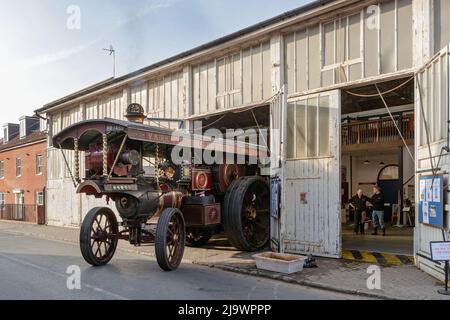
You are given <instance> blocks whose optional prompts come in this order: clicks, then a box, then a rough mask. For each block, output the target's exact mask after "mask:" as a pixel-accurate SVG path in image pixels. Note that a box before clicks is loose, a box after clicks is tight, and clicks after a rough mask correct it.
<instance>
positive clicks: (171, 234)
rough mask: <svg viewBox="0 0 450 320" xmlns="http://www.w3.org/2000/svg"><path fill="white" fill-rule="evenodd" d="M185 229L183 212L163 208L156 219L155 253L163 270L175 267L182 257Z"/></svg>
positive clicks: (171, 269) (170, 269)
mask: <svg viewBox="0 0 450 320" xmlns="http://www.w3.org/2000/svg"><path fill="white" fill-rule="evenodd" d="M185 238H186V230H185V223H184V218H183V214H182V213H181V211H180V210H178V209H175V208H168V209H165V210H164V211H163V212H162V214H161V216H160V217H159V220H158V225H157V226H156V237H155V253H156V260H157V261H158V265H159V266H160V268H161V269H163V270H164V271H173V270H175V269H177V268H178V267H179V265H180V263H181V260H182V259H183V254H184V244H185Z"/></svg>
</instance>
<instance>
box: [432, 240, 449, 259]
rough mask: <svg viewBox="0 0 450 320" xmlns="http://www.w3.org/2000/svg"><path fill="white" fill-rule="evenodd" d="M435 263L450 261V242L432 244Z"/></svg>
mask: <svg viewBox="0 0 450 320" xmlns="http://www.w3.org/2000/svg"><path fill="white" fill-rule="evenodd" d="M430 246H431V259H432V260H433V261H450V242H448V241H447V242H437V241H436V242H430Z"/></svg>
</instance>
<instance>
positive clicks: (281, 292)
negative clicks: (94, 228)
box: [0, 223, 357, 300]
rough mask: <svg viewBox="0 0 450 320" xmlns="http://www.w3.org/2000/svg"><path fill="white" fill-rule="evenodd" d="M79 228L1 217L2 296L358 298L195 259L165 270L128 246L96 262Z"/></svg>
mask: <svg viewBox="0 0 450 320" xmlns="http://www.w3.org/2000/svg"><path fill="white" fill-rule="evenodd" d="M76 231H77V230H73V229H67V230H64V229H61V230H58V229H53V228H45V227H36V228H35V227H31V226H16V225H10V224H4V223H0V287H1V290H0V300H1V299H8V300H22V299H29V300H129V299H133V300H180V299H182V300H200V299H201V300H278V299H280V300H312V299H313V300H325V299H326V300H343V299H356V298H357V297H355V296H352V295H348V294H342V293H336V292H331V291H326V290H318V289H315V288H310V287H306V286H298V285H293V284H289V283H284V282H280V281H275V280H267V279H262V278H259V277H249V276H246V275H242V274H237V273H232V272H226V271H222V270H215V269H211V268H206V267H203V266H199V265H195V264H190V263H184V264H182V266H181V267H180V268H179V269H178V270H176V271H173V272H164V271H162V270H161V269H160V268H159V267H158V265H157V263H156V261H155V259H152V258H151V257H149V256H148V255H143V254H138V253H136V252H135V253H128V252H125V251H124V250H123V249H120V250H118V251H117V252H116V255H115V257H114V258H113V260H112V261H111V263H110V264H108V265H107V266H104V267H100V268H95V267H91V266H89V265H88V264H86V263H85V262H84V260H83V259H82V258H81V256H80V252H79V247H78V244H77V243H75V242H73V241H72V240H73V239H74V237H75V234H76ZM59 238H61V239H59ZM68 240H69V241H68ZM147 249H152V248H149V247H147ZM149 251H151V250H149ZM73 266H78V267H79V271H80V273H79V274H80V281H81V282H80V289H79V290H70V289H69V288H68V286H67V283H69V284H74V282H73V281H72V275H73V272H74V270H75V269H74V268H73ZM69 268H71V269H69ZM68 272H69V273H68Z"/></svg>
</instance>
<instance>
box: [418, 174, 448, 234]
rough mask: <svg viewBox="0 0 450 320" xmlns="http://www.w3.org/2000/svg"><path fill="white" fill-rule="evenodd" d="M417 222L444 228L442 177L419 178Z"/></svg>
mask: <svg viewBox="0 0 450 320" xmlns="http://www.w3.org/2000/svg"><path fill="white" fill-rule="evenodd" d="M419 221H420V223H423V224H426V225H430V226H433V227H436V228H444V177H443V176H442V175H436V176H422V177H420V178H419Z"/></svg>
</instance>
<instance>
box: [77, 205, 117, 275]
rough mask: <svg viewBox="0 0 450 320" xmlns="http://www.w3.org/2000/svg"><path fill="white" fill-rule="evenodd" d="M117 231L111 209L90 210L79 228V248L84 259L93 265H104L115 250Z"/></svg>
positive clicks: (115, 219) (115, 220)
mask: <svg viewBox="0 0 450 320" xmlns="http://www.w3.org/2000/svg"><path fill="white" fill-rule="evenodd" d="M118 233H119V225H118V223H117V218H116V216H115V214H114V212H112V211H111V209H109V208H94V209H92V210H90V211H89V212H88V214H87V215H86V218H84V221H83V224H82V225H81V230H80V249H81V254H82V255H83V258H84V260H86V262H87V263H89V264H91V265H93V266H95V267H98V266H103V265H106V264H107V263H108V262H109V261H110V260H111V259H112V257H113V256H114V253H115V252H116V248H117V242H118V237H117V236H118Z"/></svg>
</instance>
